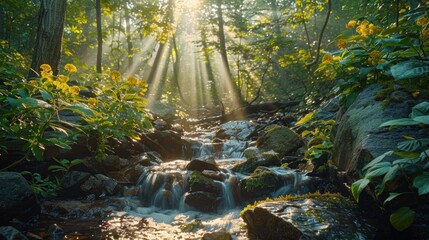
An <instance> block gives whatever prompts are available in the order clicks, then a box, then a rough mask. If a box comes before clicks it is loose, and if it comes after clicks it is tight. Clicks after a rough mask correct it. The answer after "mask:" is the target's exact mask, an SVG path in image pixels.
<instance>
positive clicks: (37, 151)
mask: <svg viewBox="0 0 429 240" xmlns="http://www.w3.org/2000/svg"><path fill="white" fill-rule="evenodd" d="M31 152H32V153H33V155H34V157H35V158H36V159H37V160H43V150H42V149H41V148H39V147H38V146H32V148H31Z"/></svg>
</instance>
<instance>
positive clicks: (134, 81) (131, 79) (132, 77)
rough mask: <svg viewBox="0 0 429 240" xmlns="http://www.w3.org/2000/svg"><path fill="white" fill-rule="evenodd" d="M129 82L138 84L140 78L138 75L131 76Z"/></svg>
mask: <svg viewBox="0 0 429 240" xmlns="http://www.w3.org/2000/svg"><path fill="white" fill-rule="evenodd" d="M127 82H128V83H129V84H131V85H134V86H137V84H138V82H139V80H138V79H137V78H136V77H134V76H131V77H129V78H128V79H127Z"/></svg>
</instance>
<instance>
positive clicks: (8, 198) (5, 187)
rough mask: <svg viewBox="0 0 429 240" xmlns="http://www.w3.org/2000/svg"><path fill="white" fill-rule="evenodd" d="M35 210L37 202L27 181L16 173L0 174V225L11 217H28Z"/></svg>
mask: <svg viewBox="0 0 429 240" xmlns="http://www.w3.org/2000/svg"><path fill="white" fill-rule="evenodd" d="M37 210H38V205H37V200H36V197H35V195H34V193H33V190H32V189H31V186H30V185H29V184H28V182H27V180H25V178H24V177H23V176H22V175H21V174H20V173H17V172H0V216H1V217H0V224H1V223H7V222H8V221H9V220H10V219H12V218H13V217H15V218H18V219H20V218H21V217H22V218H24V217H28V216H30V215H31V214H32V213H33V212H36V211H37Z"/></svg>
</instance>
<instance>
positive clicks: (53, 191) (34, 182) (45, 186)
mask: <svg viewBox="0 0 429 240" xmlns="http://www.w3.org/2000/svg"><path fill="white" fill-rule="evenodd" d="M21 174H22V175H24V176H26V175H28V176H29V177H30V180H29V183H30V186H31V188H32V190H33V192H34V193H35V194H36V196H37V197H39V198H40V197H41V198H47V197H54V196H56V195H57V191H58V190H59V189H60V182H59V181H58V179H56V180H51V179H50V177H49V176H48V177H46V178H43V177H42V176H41V175H40V174H39V173H31V172H28V171H24V172H21Z"/></svg>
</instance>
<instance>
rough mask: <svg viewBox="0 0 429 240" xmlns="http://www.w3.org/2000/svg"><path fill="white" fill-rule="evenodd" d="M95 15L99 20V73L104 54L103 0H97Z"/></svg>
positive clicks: (97, 67) (97, 68)
mask: <svg viewBox="0 0 429 240" xmlns="http://www.w3.org/2000/svg"><path fill="white" fill-rule="evenodd" d="M95 15H96V21H97V43H98V45H97V46H98V47H97V66H96V70H97V73H101V60H102V55H103V32H102V29H101V0H95Z"/></svg>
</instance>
